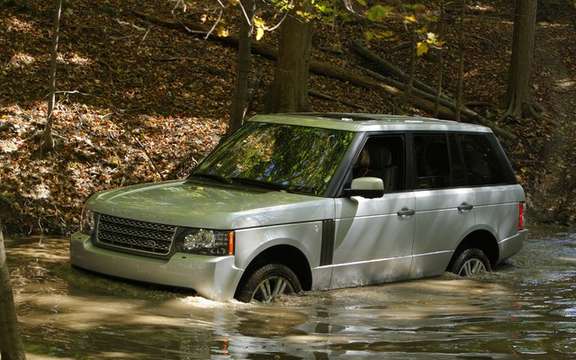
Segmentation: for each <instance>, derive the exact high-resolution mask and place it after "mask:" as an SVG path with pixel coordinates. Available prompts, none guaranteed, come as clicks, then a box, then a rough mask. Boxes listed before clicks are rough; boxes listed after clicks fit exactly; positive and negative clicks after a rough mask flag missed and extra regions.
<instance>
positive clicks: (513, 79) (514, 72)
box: [504, 0, 538, 119]
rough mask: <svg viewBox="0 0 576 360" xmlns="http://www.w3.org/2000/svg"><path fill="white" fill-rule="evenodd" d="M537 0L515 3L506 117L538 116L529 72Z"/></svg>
mask: <svg viewBox="0 0 576 360" xmlns="http://www.w3.org/2000/svg"><path fill="white" fill-rule="evenodd" d="M537 8H538V0H516V8H515V11H514V13H515V14H514V37H513V43H512V59H511V61H510V70H509V79H508V94H507V103H508V104H507V105H508V107H507V110H506V113H505V115H504V116H505V117H513V118H517V119H519V118H522V117H523V116H524V115H526V114H530V115H532V116H535V117H538V114H537V112H536V111H535V110H534V107H533V105H532V103H531V99H530V73H531V68H532V58H533V57H534V37H535V34H536V11H537Z"/></svg>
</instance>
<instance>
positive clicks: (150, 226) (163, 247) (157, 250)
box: [96, 214, 176, 256]
mask: <svg viewBox="0 0 576 360" xmlns="http://www.w3.org/2000/svg"><path fill="white" fill-rule="evenodd" d="M175 233H176V226H172V225H165V224H156V223H151V222H146V221H138V220H132V219H125V218H120V217H115V216H110V215H104V214H101V215H100V216H99V219H98V228H97V229H96V243H97V245H101V246H103V247H110V248H117V249H119V250H124V251H128V252H133V253H138V254H142V255H152V256H164V255H168V254H170V249H171V247H172V241H173V239H174V234H175Z"/></svg>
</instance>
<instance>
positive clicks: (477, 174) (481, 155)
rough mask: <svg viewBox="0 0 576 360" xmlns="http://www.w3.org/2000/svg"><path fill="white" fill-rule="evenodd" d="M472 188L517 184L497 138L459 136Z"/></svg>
mask: <svg viewBox="0 0 576 360" xmlns="http://www.w3.org/2000/svg"><path fill="white" fill-rule="evenodd" d="M456 143H457V146H458V147H459V149H460V152H461V156H462V160H463V161H464V165H465V169H466V179H467V180H466V182H467V184H468V185H470V186H478V185H495V184H510V183H516V180H515V178H514V174H513V172H512V169H511V168H510V164H509V163H508V160H507V159H506V156H505V155H504V153H503V151H502V148H501V147H500V146H499V144H498V142H497V140H496V138H495V137H494V136H493V135H488V134H457V135H456Z"/></svg>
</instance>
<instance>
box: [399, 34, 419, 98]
mask: <svg viewBox="0 0 576 360" xmlns="http://www.w3.org/2000/svg"><path fill="white" fill-rule="evenodd" d="M410 31H412V34H411V35H410V37H411V40H410V44H411V45H410V72H409V73H408V83H407V84H406V90H405V91H404V98H403V101H402V102H403V105H404V106H407V105H408V104H409V103H410V101H411V98H412V89H413V88H414V78H415V77H416V60H417V58H418V55H417V53H416V44H417V39H416V33H415V32H414V29H410Z"/></svg>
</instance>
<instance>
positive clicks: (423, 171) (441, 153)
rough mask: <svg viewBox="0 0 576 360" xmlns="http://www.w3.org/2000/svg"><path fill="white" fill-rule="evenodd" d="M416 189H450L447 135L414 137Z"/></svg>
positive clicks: (420, 135) (419, 135)
mask: <svg viewBox="0 0 576 360" xmlns="http://www.w3.org/2000/svg"><path fill="white" fill-rule="evenodd" d="M414 157H415V159H414V160H415V170H416V182H415V184H414V185H415V188H416V189H441V188H446V187H450V162H449V156H448V141H447V137H446V134H416V135H414Z"/></svg>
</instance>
